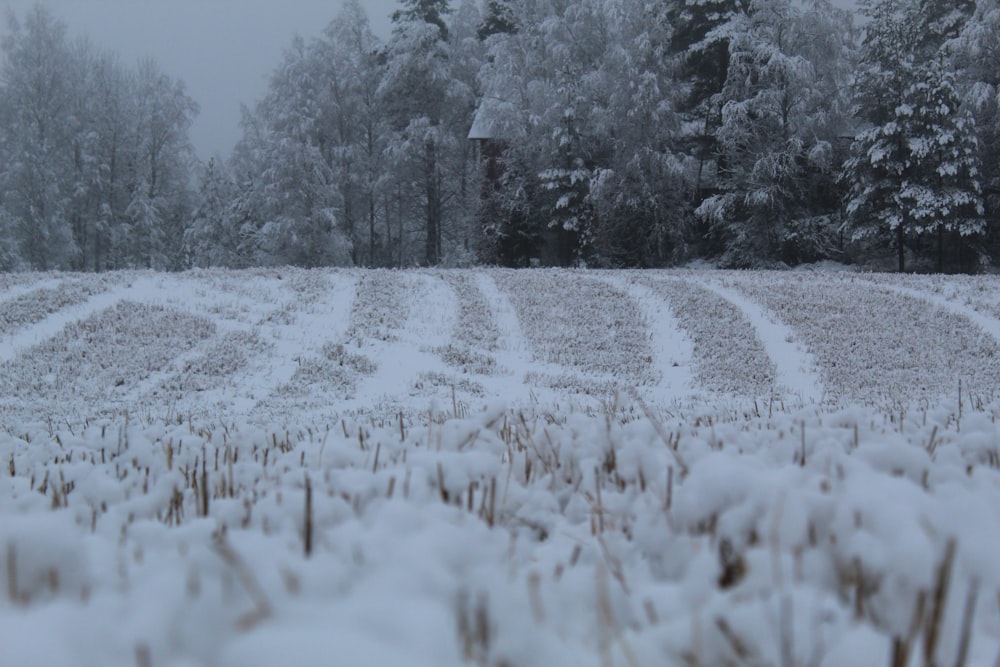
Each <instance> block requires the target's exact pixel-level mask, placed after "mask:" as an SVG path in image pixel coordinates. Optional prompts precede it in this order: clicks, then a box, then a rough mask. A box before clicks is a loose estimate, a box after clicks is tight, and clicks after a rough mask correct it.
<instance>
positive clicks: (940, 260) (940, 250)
mask: <svg viewBox="0 0 1000 667" xmlns="http://www.w3.org/2000/svg"><path fill="white" fill-rule="evenodd" d="M937 272H938V273H944V225H938V229H937Z"/></svg>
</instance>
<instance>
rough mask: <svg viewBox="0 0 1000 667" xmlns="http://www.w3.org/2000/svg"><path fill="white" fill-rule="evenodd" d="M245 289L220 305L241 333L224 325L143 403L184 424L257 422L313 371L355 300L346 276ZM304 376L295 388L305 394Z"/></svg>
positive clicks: (299, 275) (289, 278) (299, 277)
mask: <svg viewBox="0 0 1000 667" xmlns="http://www.w3.org/2000/svg"><path fill="white" fill-rule="evenodd" d="M247 277H248V278H249V276H247ZM247 287H249V291H248V292H247V293H245V294H242V295H241V294H240V293H239V292H240V291H239V290H237V291H233V292H230V293H229V295H228V297H227V298H226V300H225V301H224V302H223V303H222V304H220V307H222V308H225V309H235V310H237V311H239V312H241V313H243V316H242V317H241V319H240V322H241V324H242V326H239V327H236V326H233V322H230V325H231V326H230V328H229V329H228V331H227V332H226V333H225V334H224V335H223V336H221V337H217V338H215V339H213V340H212V341H208V342H206V343H205V344H204V345H202V346H201V347H200V348H199V350H197V351H196V352H197V354H191V355H188V356H187V357H185V358H181V359H178V360H176V361H175V363H174V365H173V366H172V368H171V369H170V370H169V372H167V373H165V374H164V376H163V377H161V378H159V381H158V382H157V384H156V386H155V389H154V390H153V391H152V392H150V393H151V394H152V395H147V397H146V398H145V399H144V400H146V401H152V402H154V403H160V404H164V405H166V404H168V403H169V407H170V409H171V410H172V411H174V412H177V413H179V414H181V415H184V416H187V415H191V414H195V415H198V416H206V415H209V416H219V417H222V416H225V415H238V416H241V417H248V418H257V417H258V415H256V414H255V413H256V407H257V406H258V403H260V402H261V401H262V400H263V399H266V398H267V397H268V396H270V395H271V394H272V393H273V392H274V390H275V389H276V388H278V387H281V386H282V385H286V384H288V383H290V382H292V380H293V377H295V375H296V374H297V373H301V371H302V369H303V368H316V366H317V365H318V364H317V363H316V362H314V361H313V359H318V358H322V357H323V354H324V350H326V349H327V348H329V347H330V346H331V344H332V343H333V342H339V341H341V340H343V337H344V334H345V332H346V330H347V323H348V321H349V316H348V313H349V312H350V308H351V304H352V302H353V300H354V281H353V279H352V278H351V277H350V276H348V275H346V274H330V273H325V272H318V271H315V272H305V271H294V270H293V271H285V272H283V274H282V280H281V281H280V282H277V281H274V280H265V281H264V282H263V284H259V285H252V281H248V285H247ZM252 297H257V298H256V299H253V298H252ZM246 301H249V303H246ZM303 375H304V373H303V374H301V375H300V377H299V379H300V380H303V381H302V382H301V383H300V384H301V385H302V386H303V388H308V385H309V383H308V382H305V381H304V378H303V377H302V376H303Z"/></svg>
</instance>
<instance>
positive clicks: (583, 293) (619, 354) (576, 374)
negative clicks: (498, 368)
mask: <svg viewBox="0 0 1000 667" xmlns="http://www.w3.org/2000/svg"><path fill="white" fill-rule="evenodd" d="M493 277H494V278H495V279H496V281H497V284H498V286H499V287H500V288H501V289H502V290H503V291H504V292H505V293H506V294H507V296H508V297H509V298H510V301H511V303H512V304H513V307H514V310H515V311H516V314H517V319H518V321H519V322H520V327H521V331H522V333H523V335H524V338H525V339H526V340H527V342H528V343H529V345H530V347H531V351H532V356H533V360H534V362H533V364H532V369H531V371H530V372H529V374H528V376H527V382H529V383H531V384H534V385H536V386H539V387H544V388H547V389H552V390H555V391H558V392H560V393H561V394H562V395H564V396H566V395H577V396H585V397H590V398H592V399H594V400H597V401H598V402H601V401H605V400H607V399H609V398H612V397H613V394H614V393H615V392H616V391H619V390H630V389H633V388H636V387H644V386H649V385H651V384H654V383H655V381H656V379H657V378H656V373H655V371H654V370H653V368H652V361H653V353H652V349H651V348H650V345H649V340H648V339H647V337H646V335H645V334H644V332H643V329H642V313H641V312H640V310H639V309H638V307H637V306H636V305H635V304H634V303H633V302H632V301H631V300H630V299H629V298H628V297H627V296H626V294H624V293H623V292H621V291H619V290H618V289H616V288H614V287H612V286H610V285H608V284H606V283H605V282H603V281H601V280H598V279H596V278H591V277H588V276H586V275H584V274H583V273H580V272H575V271H525V272H517V271H497V272H495V273H494V274H493Z"/></svg>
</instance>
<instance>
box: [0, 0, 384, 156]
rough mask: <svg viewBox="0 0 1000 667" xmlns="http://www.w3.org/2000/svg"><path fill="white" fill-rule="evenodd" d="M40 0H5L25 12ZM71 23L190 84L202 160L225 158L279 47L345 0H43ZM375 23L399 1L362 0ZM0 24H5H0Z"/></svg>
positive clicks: (309, 30)
mask: <svg viewBox="0 0 1000 667" xmlns="http://www.w3.org/2000/svg"><path fill="white" fill-rule="evenodd" d="M33 4H35V0H0V7H4V6H6V7H7V8H10V9H12V10H14V11H15V12H16V13H17V14H18V15H19V16H23V15H24V13H25V11H26V10H27V9H29V8H30V7H31V6H32V5H33ZM42 4H43V5H45V6H47V7H49V8H50V9H51V10H52V12H53V14H55V15H56V16H58V17H59V18H61V19H62V20H63V21H65V23H66V24H67V26H68V27H69V30H70V34H71V35H87V36H88V37H90V39H91V40H92V41H93V42H94V44H95V45H96V46H98V47H101V48H106V49H109V50H111V51H115V52H117V53H118V54H119V55H120V56H121V57H122V60H123V62H125V63H129V64H133V63H135V62H136V61H138V60H139V59H140V58H144V57H152V58H153V59H155V60H156V62H157V63H159V65H160V67H161V68H162V69H163V71H164V72H166V73H167V74H170V75H171V76H174V77H177V78H179V79H181V80H182V81H184V82H185V83H186V84H187V88H188V93H189V94H190V95H191V97H192V98H194V99H195V101H197V102H198V104H199V106H200V107H201V112H200V113H199V115H198V118H197V119H196V120H195V124H194V126H193V127H192V128H191V140H192V142H193V143H194V145H195V148H196V149H197V150H198V154H199V156H201V157H202V158H207V157H210V156H211V155H213V154H215V153H220V154H222V155H223V156H228V155H229V152H230V151H231V150H232V147H233V145H234V144H235V143H236V140H237V139H238V138H239V136H240V129H239V119H240V104H241V103H247V104H250V103H252V102H254V101H255V100H257V99H259V98H260V97H262V96H263V94H264V92H265V91H266V89H267V77H268V75H269V74H270V73H271V71H272V70H273V69H274V68H275V66H277V64H278V62H279V60H280V58H281V53H282V50H283V49H285V48H287V47H288V45H289V44H290V43H291V40H292V37H293V36H294V35H295V34H296V33H298V34H300V35H302V36H303V37H314V36H316V35H318V34H320V32H322V30H323V28H325V27H326V26H327V24H329V22H330V21H331V20H332V19H333V17H334V16H336V15H337V12H338V11H339V10H340V6H341V0H42ZM362 5H363V6H364V7H365V9H366V10H367V11H368V16H369V18H370V19H371V22H372V27H373V29H374V30H375V32H376V33H377V34H379V35H380V36H381V37H386V36H388V34H389V31H390V27H389V23H390V22H389V15H390V14H391V13H392V12H393V10H394V9H396V8H397V7H398V3H397V1H396V0H363V1H362ZM0 25H3V26H4V27H3V29H4V30H6V26H5V24H3V23H0Z"/></svg>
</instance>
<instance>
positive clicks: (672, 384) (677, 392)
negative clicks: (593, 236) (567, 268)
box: [612, 279, 695, 405]
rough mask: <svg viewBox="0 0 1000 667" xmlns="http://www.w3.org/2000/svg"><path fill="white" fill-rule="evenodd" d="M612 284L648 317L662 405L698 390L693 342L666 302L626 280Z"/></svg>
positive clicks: (681, 398)
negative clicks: (694, 370)
mask: <svg viewBox="0 0 1000 667" xmlns="http://www.w3.org/2000/svg"><path fill="white" fill-rule="evenodd" d="M612 284H614V285H616V286H617V287H618V289H619V290H620V291H622V292H626V293H628V295H629V298H631V299H632V300H633V301H634V302H635V303H636V305H637V306H638V308H639V310H640V311H641V312H642V313H643V315H644V316H645V317H646V319H647V321H646V326H645V329H646V330H647V331H649V333H650V344H651V346H652V348H653V352H654V359H653V363H654V368H655V369H656V371H657V372H658V373H659V375H660V380H659V383H658V385H657V387H656V394H657V396H656V400H655V402H656V403H657V404H660V405H670V404H672V403H673V404H677V403H680V402H682V401H683V399H685V398H688V397H689V396H691V395H692V394H693V393H694V391H695V380H694V373H693V371H692V364H693V359H694V344H693V343H692V342H691V340H690V339H689V338H688V337H687V336H686V335H685V333H684V331H683V330H682V329H681V327H680V323H679V322H678V321H677V318H676V317H675V316H674V315H673V313H671V312H670V307H669V306H668V305H667V303H666V302H665V301H664V300H663V299H661V298H659V297H658V296H657V295H656V293H655V292H653V290H651V289H649V288H648V287H645V286H643V285H640V284H638V283H636V282H632V281H627V280H626V279H618V280H613V281H612Z"/></svg>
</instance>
